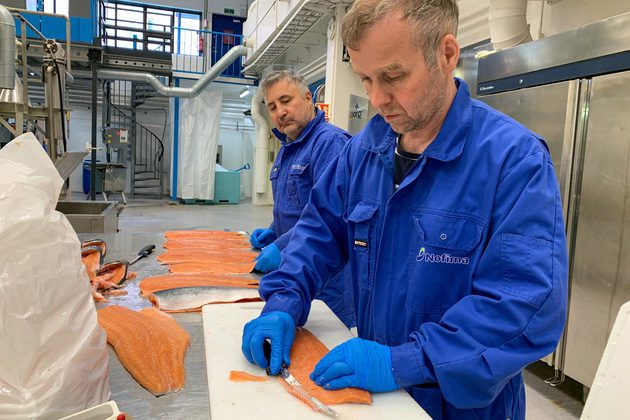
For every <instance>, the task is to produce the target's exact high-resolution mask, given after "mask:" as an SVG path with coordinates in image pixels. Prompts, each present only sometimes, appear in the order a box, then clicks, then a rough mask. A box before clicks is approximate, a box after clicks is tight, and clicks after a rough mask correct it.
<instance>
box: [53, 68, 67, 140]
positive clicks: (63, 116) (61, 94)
mask: <svg viewBox="0 0 630 420" xmlns="http://www.w3.org/2000/svg"><path fill="white" fill-rule="evenodd" d="M52 60H53V63H54V64H55V70H57V82H58V83H59V108H60V111H61V131H62V135H63V151H64V152H67V151H68V140H67V139H66V113H65V111H64V110H63V89H62V88H61V72H60V71H59V64H57V59H56V58H55V57H54V56H53V58H52ZM50 100H51V102H52V98H50Z"/></svg>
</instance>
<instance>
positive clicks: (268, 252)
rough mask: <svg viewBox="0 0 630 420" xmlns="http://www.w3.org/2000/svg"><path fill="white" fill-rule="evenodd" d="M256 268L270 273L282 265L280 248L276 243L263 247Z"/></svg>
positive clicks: (257, 258)
mask: <svg viewBox="0 0 630 420" xmlns="http://www.w3.org/2000/svg"><path fill="white" fill-rule="evenodd" d="M255 261H256V265H255V266H254V270H258V271H260V272H261V273H268V272H270V271H274V270H277V269H278V267H279V266H280V248H278V246H277V245H276V244H270V245H267V246H266V247H264V248H263V250H262V251H261V252H260V254H258V257H256V259H255Z"/></svg>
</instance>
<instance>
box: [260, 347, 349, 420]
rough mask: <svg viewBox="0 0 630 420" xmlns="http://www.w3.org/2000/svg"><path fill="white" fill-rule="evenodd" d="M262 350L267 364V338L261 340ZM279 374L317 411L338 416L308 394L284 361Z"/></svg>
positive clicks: (269, 359)
mask: <svg viewBox="0 0 630 420" xmlns="http://www.w3.org/2000/svg"><path fill="white" fill-rule="evenodd" d="M263 351H264V353H265V359H267V364H268V365H269V364H270V363H271V344H270V343H269V341H268V340H265V341H264V342H263ZM267 375H271V370H270V368H269V366H267ZM279 376H280V378H281V379H282V380H283V381H285V382H286V383H287V384H289V385H290V386H291V388H293V390H294V391H295V392H297V393H298V394H299V395H300V396H301V397H302V398H304V399H305V400H307V401H310V402H311V404H313V406H314V407H315V409H316V410H317V411H318V412H320V413H322V414H325V415H327V416H330V417H339V413H337V412H336V411H335V410H333V409H332V408H330V407H328V406H327V405H326V404H324V403H323V402H321V401H320V400H318V399H317V398H315V397H313V396H312V395H311V394H309V393H308V391H307V390H306V389H304V387H303V386H302V384H300V382H299V381H298V380H297V379H295V376H293V375H291V372H289V369H287V365H286V364H284V362H282V368H281V369H280V373H279Z"/></svg>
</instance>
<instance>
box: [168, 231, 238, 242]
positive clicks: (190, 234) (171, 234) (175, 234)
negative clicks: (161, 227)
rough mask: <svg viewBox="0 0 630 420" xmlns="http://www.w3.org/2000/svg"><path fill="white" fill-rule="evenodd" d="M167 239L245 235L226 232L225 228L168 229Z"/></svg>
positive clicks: (236, 237) (234, 237)
mask: <svg viewBox="0 0 630 420" xmlns="http://www.w3.org/2000/svg"><path fill="white" fill-rule="evenodd" d="M164 236H165V237H166V238H167V239H174V238H177V239H181V238H221V239H245V240H247V238H246V237H245V235H243V234H242V233H239V232H226V231H223V230H201V229H195V230H168V231H166V232H164Z"/></svg>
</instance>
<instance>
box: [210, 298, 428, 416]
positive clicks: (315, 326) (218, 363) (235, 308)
mask: <svg viewBox="0 0 630 420" xmlns="http://www.w3.org/2000/svg"><path fill="white" fill-rule="evenodd" d="M262 307H263V303H260V302H255V303H234V304H227V305H206V306H204V307H203V329H204V340H205V346H206V367H207V369H206V370H207V373H208V389H209V394H210V416H211V417H212V419H213V420H233V419H249V418H261V419H265V420H271V419H279V420H287V419H319V420H323V419H325V418H327V416H325V415H324V414H320V413H315V412H313V411H311V409H310V408H308V407H307V406H306V405H305V404H304V403H302V402H300V401H298V400H297V399H295V398H294V397H292V396H291V395H289V394H288V393H287V392H286V391H285V390H284V388H282V385H280V384H279V383H278V382H277V381H275V380H272V381H267V382H231V381H230V380H229V375H230V370H242V371H245V372H249V373H252V374H254V375H265V371H264V369H261V368H259V367H258V366H257V365H255V364H252V363H249V362H248V361H247V360H246V359H245V357H244V356H243V354H242V353H241V336H242V334H243V325H245V323H247V322H248V321H250V320H252V319H254V318H256V317H257V316H258V315H259V314H260V311H261V309H262ZM306 328H308V329H309V330H310V331H311V332H312V333H313V334H315V335H316V336H317V338H319V339H320V340H321V341H322V342H323V343H324V344H325V345H326V346H327V347H328V348H333V347H335V346H336V345H337V344H340V343H342V342H344V341H346V340H348V339H350V338H352V337H353V335H352V333H351V332H350V331H349V330H348V329H347V328H346V327H345V326H344V325H343V324H342V322H341V321H340V320H339V319H338V318H337V317H336V316H335V315H334V314H333V313H332V311H331V310H330V309H328V307H327V306H326V305H325V304H324V303H322V302H320V301H317V300H316V301H313V306H312V308H311V313H310V316H309V320H308V323H307V324H306ZM372 399H373V402H372V405H371V406H368V405H360V404H339V405H334V406H332V408H333V409H334V410H335V411H337V412H338V413H339V414H340V417H339V418H340V419H362V420H366V419H384V418H393V419H395V418H400V419H406V418H414V419H427V420H430V419H431V417H429V415H428V414H426V413H425V412H424V410H423V409H422V408H421V407H420V406H419V405H418V404H417V403H416V402H415V401H414V400H413V399H412V398H411V397H410V396H409V394H407V393H406V392H405V391H404V390H398V391H395V392H388V393H383V394H374V393H373V394H372Z"/></svg>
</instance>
